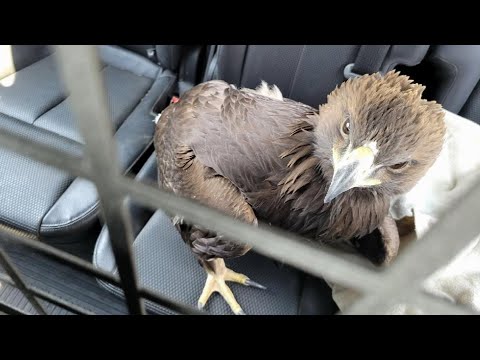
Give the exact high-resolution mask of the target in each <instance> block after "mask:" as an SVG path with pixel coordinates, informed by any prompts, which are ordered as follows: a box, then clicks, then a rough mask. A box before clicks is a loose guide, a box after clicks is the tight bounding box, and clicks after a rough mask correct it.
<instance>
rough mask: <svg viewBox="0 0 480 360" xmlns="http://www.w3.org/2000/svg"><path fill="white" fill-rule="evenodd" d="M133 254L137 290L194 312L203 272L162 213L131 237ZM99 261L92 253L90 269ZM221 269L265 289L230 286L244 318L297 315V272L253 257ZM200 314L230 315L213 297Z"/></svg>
mask: <svg viewBox="0 0 480 360" xmlns="http://www.w3.org/2000/svg"><path fill="white" fill-rule="evenodd" d="M102 236H103V238H101V239H100V241H109V240H108V235H107V234H106V233H104V234H102ZM101 248H102V246H101V244H99V245H97V249H101ZM133 248H134V253H135V261H136V266H137V269H138V270H137V271H138V276H139V279H140V283H141V284H142V285H144V286H145V287H148V288H150V289H152V290H154V291H156V292H158V293H160V294H163V295H165V296H168V297H170V298H172V299H174V300H177V301H179V302H183V303H185V304H188V305H190V306H193V307H195V306H196V304H197V301H198V297H199V296H200V294H201V292H202V289H203V286H204V284H205V280H206V273H205V270H203V268H202V267H201V266H200V264H199V263H198V262H197V260H196V258H195V257H194V256H193V253H192V252H191V250H190V249H189V248H188V247H187V246H186V245H185V244H184V243H183V241H182V239H181V237H180V234H179V233H178V232H177V231H176V229H175V228H174V227H173V225H172V223H171V221H170V219H169V218H168V217H167V216H166V215H165V214H164V213H163V212H162V211H157V212H156V213H155V214H154V215H153V216H152V218H151V219H150V221H149V222H148V223H147V224H146V225H145V227H144V228H143V230H142V231H141V232H140V234H139V235H138V236H137V238H136V240H135V242H134V245H133ZM105 255H106V254H105V252H101V251H96V252H95V255H94V256H95V258H94V264H96V265H97V266H99V267H101V264H102V263H103V260H102V259H101V256H105ZM227 266H229V267H230V268H231V269H232V270H234V271H237V272H240V273H243V274H246V275H247V276H249V277H250V278H251V279H254V280H255V281H257V282H259V283H261V284H263V285H264V286H266V287H267V290H259V289H254V288H251V287H245V286H242V285H238V284H231V285H230V286H231V287H230V288H231V290H232V291H233V292H234V294H235V296H236V299H237V301H238V302H239V303H240V304H241V305H242V307H243V309H244V311H245V312H246V313H247V314H251V315H293V314H297V313H298V309H299V304H300V298H301V290H302V279H301V276H299V274H298V272H297V271H295V270H293V269H290V268H288V267H286V266H284V267H278V266H277V265H276V264H275V263H274V262H273V261H271V260H269V259H266V258H264V257H262V256H260V255H258V254H255V253H249V254H247V255H245V256H243V257H242V258H239V259H233V260H230V261H227ZM114 272H116V270H114ZM103 285H104V286H106V287H107V288H108V289H109V290H111V291H113V292H115V293H117V294H121V293H122V292H121V290H119V289H115V288H114V287H113V286H111V285H106V284H105V283H103ZM149 307H150V308H151V309H152V310H153V311H155V312H158V313H166V314H168V313H171V312H170V311H169V310H168V309H164V308H161V307H159V306H158V305H155V304H153V303H150V306H149ZM205 310H206V311H208V312H209V313H211V314H215V315H221V314H222V315H223V314H225V315H228V314H230V313H231V312H230V309H229V307H228V305H227V304H226V302H225V301H224V300H223V299H222V298H221V297H220V296H217V295H214V296H212V298H211V299H210V300H209V302H208V304H207V306H206V308H205Z"/></svg>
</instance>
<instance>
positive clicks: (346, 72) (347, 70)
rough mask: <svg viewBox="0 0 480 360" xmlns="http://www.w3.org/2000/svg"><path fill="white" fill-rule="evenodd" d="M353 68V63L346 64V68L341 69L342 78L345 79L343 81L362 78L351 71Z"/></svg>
mask: <svg viewBox="0 0 480 360" xmlns="http://www.w3.org/2000/svg"><path fill="white" fill-rule="evenodd" d="M354 66H355V64H354V63H351V64H348V65H347V66H345V68H344V69H343V76H344V77H345V79H351V78H356V77H360V76H362V75H360V74H357V73H354V72H353V71H352V70H353V67H354Z"/></svg>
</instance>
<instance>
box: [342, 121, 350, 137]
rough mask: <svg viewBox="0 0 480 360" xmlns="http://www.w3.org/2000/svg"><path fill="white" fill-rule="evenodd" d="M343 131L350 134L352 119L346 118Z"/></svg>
mask: <svg viewBox="0 0 480 360" xmlns="http://www.w3.org/2000/svg"><path fill="white" fill-rule="evenodd" d="M342 133H343V134H344V135H348V134H350V120H349V119H347V120H345V122H344V123H343V125H342Z"/></svg>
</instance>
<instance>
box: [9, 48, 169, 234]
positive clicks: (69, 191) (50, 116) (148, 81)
mask: <svg viewBox="0 0 480 360" xmlns="http://www.w3.org/2000/svg"><path fill="white" fill-rule="evenodd" d="M45 49H47V50H45ZM12 50H13V51H12V55H13V56H12V57H14V61H15V65H16V64H17V61H16V60H17V59H15V55H17V54H19V55H18V56H20V58H19V59H18V64H19V67H18V69H16V71H14V72H10V73H9V72H8V71H2V72H0V74H3V78H1V79H0V80H1V81H0V129H5V130H8V131H10V132H13V133H15V134H20V135H22V136H25V137H27V138H29V139H30V140H32V141H37V142H41V143H44V144H48V145H50V146H53V147H54V148H57V149H60V150H62V151H65V152H67V153H69V154H71V155H75V156H79V157H80V156H81V155H82V152H83V139H82V137H81V135H80V134H79V131H78V130H77V127H76V123H75V121H76V119H75V118H74V116H73V114H72V112H71V110H70V103H69V101H70V100H69V97H68V92H67V91H66V90H65V88H64V86H63V82H62V79H61V78H60V75H59V73H58V66H57V64H56V58H55V53H54V51H53V50H52V48H50V47H42V48H40V49H39V48H38V46H31V47H29V46H17V45H14V46H12ZM98 50H99V56H100V60H101V70H100V75H101V76H102V77H103V80H104V85H105V90H106V92H107V99H108V106H109V110H110V114H111V119H112V123H113V126H114V130H115V131H116V140H117V145H118V155H119V159H120V164H121V167H122V170H124V171H125V170H127V169H128V168H129V167H130V166H131V165H132V164H133V163H134V161H135V160H136V159H137V158H138V157H139V156H140V155H141V154H142V153H143V151H144V150H145V149H146V148H147V147H148V146H149V145H150V144H151V141H152V137H153V131H154V124H153V123H152V120H153V115H151V113H150V111H151V109H152V107H153V105H154V103H155V102H156V101H157V99H158V98H159V97H161V96H165V97H166V96H168V95H169V94H170V92H171V91H172V88H173V85H174V84H175V81H176V77H175V75H174V74H173V73H172V72H170V71H169V70H167V69H163V68H161V67H159V66H158V65H157V64H154V63H153V62H151V61H149V60H148V59H146V58H144V57H142V56H140V55H138V54H135V53H133V52H130V51H128V50H125V49H122V48H120V47H117V46H106V45H105V46H99V47H98ZM0 167H1V168H2V172H1V173H0V188H1V191H0V204H1V205H0V223H2V224H5V225H7V226H12V227H15V228H18V229H21V230H24V231H27V232H29V233H32V234H34V235H35V236H39V237H52V236H53V237H55V236H60V235H61V236H65V235H68V234H69V233H73V232H74V231H76V230H79V229H81V228H83V227H85V226H87V225H88V224H89V223H91V221H92V220H94V219H95V218H96V215H97V211H98V199H97V193H96V190H95V187H94V185H93V184H92V183H90V182H89V181H87V180H85V179H80V178H76V179H75V178H74V177H73V176H71V175H70V174H67V173H65V172H63V171H60V170H58V169H55V168H52V167H50V166H47V165H44V164H42V163H39V162H36V161H34V160H31V159H29V158H27V157H24V156H21V155H17V154H13V153H12V152H10V151H8V150H5V149H0Z"/></svg>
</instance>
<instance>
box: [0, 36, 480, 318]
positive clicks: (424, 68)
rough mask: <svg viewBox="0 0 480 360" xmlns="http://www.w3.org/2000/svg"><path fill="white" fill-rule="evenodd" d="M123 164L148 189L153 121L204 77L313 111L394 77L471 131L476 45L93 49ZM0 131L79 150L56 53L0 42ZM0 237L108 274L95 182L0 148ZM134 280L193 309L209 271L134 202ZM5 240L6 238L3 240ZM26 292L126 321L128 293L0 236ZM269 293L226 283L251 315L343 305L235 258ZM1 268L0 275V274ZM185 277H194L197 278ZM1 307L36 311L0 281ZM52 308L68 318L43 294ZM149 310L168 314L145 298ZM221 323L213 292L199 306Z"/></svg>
mask: <svg viewBox="0 0 480 360" xmlns="http://www.w3.org/2000/svg"><path fill="white" fill-rule="evenodd" d="M96 47H97V50H98V56H99V59H100V62H101V67H100V72H99V76H100V77H101V78H102V80H103V84H104V86H105V91H106V93H107V99H108V107H109V111H110V116H111V121H112V124H113V127H114V130H115V141H116V144H117V150H118V158H119V161H120V164H121V170H122V172H123V173H124V174H128V175H129V176H132V177H134V178H135V180H136V181H139V182H143V183H145V184H149V185H151V186H157V168H156V158H155V153H154V147H153V135H154V129H155V122H154V120H155V118H156V117H157V116H158V115H159V114H161V112H162V110H163V109H164V108H165V107H166V106H168V104H169V103H170V101H171V100H172V98H174V97H178V98H180V101H181V98H182V94H183V93H185V92H186V91H188V90H189V89H190V88H192V87H193V86H195V85H197V84H199V83H202V82H205V81H209V80H212V79H219V80H224V81H226V82H228V83H230V84H234V85H235V86H237V87H246V88H256V87H257V86H258V85H259V84H260V83H261V81H266V82H267V83H268V84H275V85H276V86H278V88H279V89H280V90H281V92H282V93H283V96H284V97H286V98H290V99H293V100H296V101H299V102H302V103H305V104H308V105H310V106H313V107H317V108H318V106H319V105H321V104H323V103H325V102H326V99H327V95H328V94H329V93H330V92H331V91H332V90H334V89H335V87H336V86H338V85H339V84H340V83H342V82H343V81H345V80H347V79H348V78H349V77H352V76H358V75H363V74H366V73H373V72H377V71H381V72H386V71H389V70H392V69H396V70H398V71H400V72H401V73H403V74H407V75H409V76H410V77H411V78H413V79H414V80H415V81H416V82H419V83H421V84H423V85H425V86H426V90H425V92H424V97H425V98H427V99H429V100H436V101H437V102H439V103H441V104H442V105H443V107H444V108H445V109H447V110H449V111H451V112H453V113H455V114H459V115H461V116H463V117H465V118H467V119H470V120H472V121H474V122H476V123H479V124H480V68H479V67H478V65H477V64H478V63H479V62H480V46H477V45H385V46H381V47H378V46H377V47H375V46H371V45H98V46H96ZM0 48H2V51H0V57H2V58H3V59H0V129H5V130H8V131H9V132H12V133H15V134H18V135H21V136H22V137H25V138H27V139H29V140H31V141H34V142H39V143H42V144H45V145H48V146H50V147H53V148H55V149H59V150H62V151H63V152H66V153H68V154H71V155H74V156H81V155H82V153H83V151H84V142H83V139H82V136H81V134H80V132H79V131H78V129H77V126H76V119H75V118H74V116H73V113H72V111H71V106H70V99H69V93H68V91H67V90H66V89H65V87H64V84H63V81H62V78H61V75H60V73H59V67H58V63H57V58H56V48H55V46H51V45H1V46H0ZM0 167H1V168H2V171H1V173H0V230H2V232H5V233H8V232H10V233H17V234H21V236H25V237H28V238H29V239H34V240H35V241H39V242H42V243H45V244H48V245H51V246H53V247H55V248H57V249H60V250H63V251H66V252H68V253H70V254H72V255H75V256H78V257H80V258H82V259H84V260H87V261H89V262H91V263H92V264H93V265H94V266H95V267H96V268H98V269H101V270H103V271H107V272H109V273H112V274H116V273H117V266H116V263H115V257H114V255H113V252H112V247H111V243H110V238H109V232H108V229H107V227H106V226H105V225H104V221H103V219H102V214H101V210H100V201H99V197H98V194H97V190H96V187H95V185H94V184H93V183H92V182H91V181H89V180H87V179H84V178H79V177H74V176H73V175H71V174H69V173H67V172H65V171H63V170H59V169H57V168H54V167H52V166H49V165H46V164H43V163H40V162H38V161H36V160H32V159H30V158H29V157H26V156H23V155H19V154H17V153H15V152H13V151H10V150H6V149H4V148H1V147H0ZM129 211H130V214H131V218H132V222H133V231H134V235H135V241H134V243H133V250H134V257H135V264H136V269H137V276H138V279H139V282H140V283H141V284H142V285H143V286H145V287H147V288H149V289H152V290H153V291H155V292H157V293H159V294H162V295H165V296H167V297H169V298H171V299H174V300H176V301H178V302H181V303H185V304H188V305H190V306H193V307H195V306H196V301H197V298H198V295H199V294H200V292H201V291H202V286H203V285H204V281H205V272H204V271H203V270H202V268H201V267H200V266H199V264H198V263H197V262H196V260H195V258H194V257H192V256H191V253H190V251H189V249H188V248H187V247H186V246H185V244H184V243H183V242H182V240H181V238H180V234H179V233H178V232H177V231H176V229H175V227H174V226H173V224H172V222H171V220H170V218H169V217H168V216H167V214H166V213H165V212H163V211H162V210H161V209H159V210H157V211H151V210H149V209H146V208H145V207H143V206H140V205H137V204H135V203H134V202H131V203H130V204H129ZM0 234H1V233H0ZM0 247H1V248H3V249H4V250H5V252H6V253H7V254H8V255H9V256H10V257H11V259H12V260H13V262H14V264H15V265H16V266H17V267H18V269H19V270H20V271H21V273H22V275H23V277H24V281H25V282H26V283H28V284H29V285H30V286H32V287H34V288H36V289H40V290H42V291H44V292H46V293H49V294H52V295H55V296H57V297H59V298H61V299H63V300H65V301H68V302H70V303H72V304H75V305H76V306H78V307H80V308H83V309H86V310H88V311H89V312H91V313H93V314H98V315H121V314H128V309H127V306H126V305H125V299H124V294H123V290H122V289H120V288H118V287H116V286H114V285H112V284H109V283H108V282H105V281H103V280H100V279H97V278H95V277H93V276H91V275H88V274H85V273H82V272H81V271H79V270H76V269H74V268H72V267H71V266H69V265H68V264H66V263H61V262H59V261H57V260H55V259H52V258H50V257H49V256H46V255H45V254H42V253H40V252H38V251H36V250H34V249H31V248H29V247H27V246H24V245H21V244H19V243H15V242H13V241H7V240H6V239H3V238H2V236H0ZM229 265H230V266H231V268H232V269H234V270H235V271H239V272H242V273H248V274H249V275H251V277H252V278H254V279H255V280H256V281H258V282H259V283H261V284H263V285H265V286H266V287H267V290H266V291H257V290H255V289H253V288H249V287H242V286H235V285H233V286H232V290H233V291H234V292H235V295H236V297H237V299H238V301H239V302H240V303H242V306H243V307H244V310H245V312H246V313H247V314H249V315H250V314H251V315H332V314H335V313H336V312H337V311H338V308H337V307H336V305H335V302H334V301H333V299H332V296H331V289H330V288H329V286H328V285H327V284H326V282H325V281H324V280H323V279H320V278H317V277H314V276H312V275H310V274H307V273H305V272H303V271H300V270H298V269H295V268H293V267H291V266H289V265H287V264H284V263H280V262H278V261H275V260H273V259H270V258H267V257H265V256H262V255H260V254H258V253H255V252H254V251H253V252H251V253H249V254H248V255H246V256H243V257H241V258H239V259H234V260H230V262H229ZM0 271H1V272H5V270H4V269H0ZM192 274H193V275H192ZM0 284H1V286H0V303H2V304H5V305H8V306H9V307H13V308H15V309H17V310H18V311H20V312H22V313H26V314H31V313H35V310H34V309H33V308H32V305H31V304H30V303H29V301H28V300H27V299H26V298H25V296H24V295H23V294H22V292H21V291H20V290H19V289H18V288H16V287H14V286H12V285H9V284H7V283H2V282H1V281H0ZM42 303H43V304H44V305H45V308H46V309H47V311H48V313H49V314H54V315H66V314H70V312H69V311H67V310H65V309H63V308H61V307H59V306H57V305H54V304H51V303H48V302H46V301H43V300H42ZM146 309H147V311H148V313H149V314H157V315H163V314H167V315H168V314H176V313H177V312H176V311H174V310H172V309H169V308H167V307H165V306H160V305H158V304H156V303H154V302H151V301H146ZM204 310H205V311H206V312H207V313H209V314H212V315H228V314H230V313H231V312H230V309H229V307H228V305H227V304H226V303H225V302H224V301H222V299H221V298H220V297H213V298H212V299H211V301H209V303H208V305H207V306H206V307H205V309H204Z"/></svg>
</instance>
